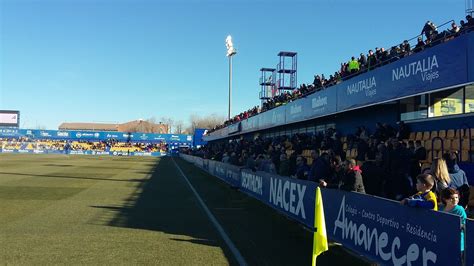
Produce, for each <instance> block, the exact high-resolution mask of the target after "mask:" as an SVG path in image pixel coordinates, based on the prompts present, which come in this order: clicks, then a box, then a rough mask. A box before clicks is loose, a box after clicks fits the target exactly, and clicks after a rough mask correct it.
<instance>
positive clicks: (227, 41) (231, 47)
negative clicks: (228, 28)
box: [225, 35, 237, 57]
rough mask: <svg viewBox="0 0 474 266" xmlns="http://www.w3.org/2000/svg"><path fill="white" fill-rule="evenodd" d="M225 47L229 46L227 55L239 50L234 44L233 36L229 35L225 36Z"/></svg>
mask: <svg viewBox="0 0 474 266" xmlns="http://www.w3.org/2000/svg"><path fill="white" fill-rule="evenodd" d="M225 47H226V48H227V54H226V56H227V57H230V56H233V55H235V54H236V53H237V50H235V48H234V44H233V43H232V36H230V35H229V36H227V38H225Z"/></svg>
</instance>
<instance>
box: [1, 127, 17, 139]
mask: <svg viewBox="0 0 474 266" xmlns="http://www.w3.org/2000/svg"><path fill="white" fill-rule="evenodd" d="M18 136H20V131H19V129H15V128H0V137H18Z"/></svg>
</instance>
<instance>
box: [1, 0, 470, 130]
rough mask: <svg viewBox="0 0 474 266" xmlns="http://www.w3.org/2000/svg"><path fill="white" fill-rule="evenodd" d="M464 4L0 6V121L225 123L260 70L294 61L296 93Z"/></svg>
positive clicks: (453, 0) (246, 102) (244, 102)
mask: <svg viewBox="0 0 474 266" xmlns="http://www.w3.org/2000/svg"><path fill="white" fill-rule="evenodd" d="M464 10H465V1H464V0H449V1H438V0H417V1H413V0H411V1H407V0H397V1H362V0H361V1H329V0H327V1H325V0H322V1H316V0H314V1H258V0H257V1H251V0H245V1H239V0H235V1H218V0H213V1H211V0H208V1H206V0H204V1H197V0H193V1H188V0H177V1H145V0H135V1H132V0H128V1H124V0H117V1H116V0H94V1H92V0H81V1H78V0H68V1H66V0H64V1H60V0H55V1H50V0H45V1H25V0H0V109H12V110H20V112H21V119H22V122H21V127H23V128H36V127H37V126H43V127H46V128H48V129H57V127H58V126H59V124H60V123H61V122H126V121H130V120H135V119H139V118H144V119H147V118H150V117H156V118H160V117H171V118H173V119H174V120H181V121H183V122H185V123H186V122H188V121H189V116H190V115H191V114H198V115H209V114H218V115H222V116H227V97H228V94H227V93H228V61H227V58H226V57H225V53H226V49H225V42H224V40H225V38H226V36H227V35H228V34H231V35H232V36H233V40H234V46H235V47H236V48H237V50H238V54H237V55H236V56H235V57H234V72H233V74H234V82H233V112H232V113H233V114H237V113H239V112H241V111H244V110H247V109H249V108H251V107H252V106H255V105H258V104H259V103H260V100H259V99H258V92H259V91H260V87H259V85H258V79H259V77H260V72H259V69H260V68H261V67H275V65H276V64H277V63H278V57H277V53H278V52H279V51H295V52H297V53H298V84H301V83H309V82H312V79H313V75H314V74H315V73H325V74H326V75H327V76H329V74H330V73H333V72H334V71H336V70H337V69H338V68H339V64H340V63H341V62H343V61H347V60H348V59H349V58H350V56H352V55H358V54H359V53H360V52H365V53H366V52H367V51H368V50H369V49H373V48H374V47H390V46H392V45H394V44H396V43H399V42H401V41H403V40H404V39H408V38H410V37H413V36H415V35H417V34H419V33H420V31H421V28H422V27H423V25H424V23H425V22H426V20H432V21H433V22H434V23H436V24H441V23H443V22H446V21H448V20H450V19H455V20H456V22H459V20H460V19H462V18H463V17H464Z"/></svg>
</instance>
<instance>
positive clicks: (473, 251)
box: [464, 219, 474, 266]
mask: <svg viewBox="0 0 474 266" xmlns="http://www.w3.org/2000/svg"><path fill="white" fill-rule="evenodd" d="M464 235H465V237H466V242H465V245H464V250H465V251H466V266H474V220H471V219H468V220H467V221H466V233H465V234H464Z"/></svg>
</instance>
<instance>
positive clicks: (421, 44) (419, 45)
mask: <svg viewBox="0 0 474 266" xmlns="http://www.w3.org/2000/svg"><path fill="white" fill-rule="evenodd" d="M424 48H425V42H423V38H421V37H418V40H417V43H416V46H415V49H413V52H415V53H418V52H421V51H423V49H424Z"/></svg>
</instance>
